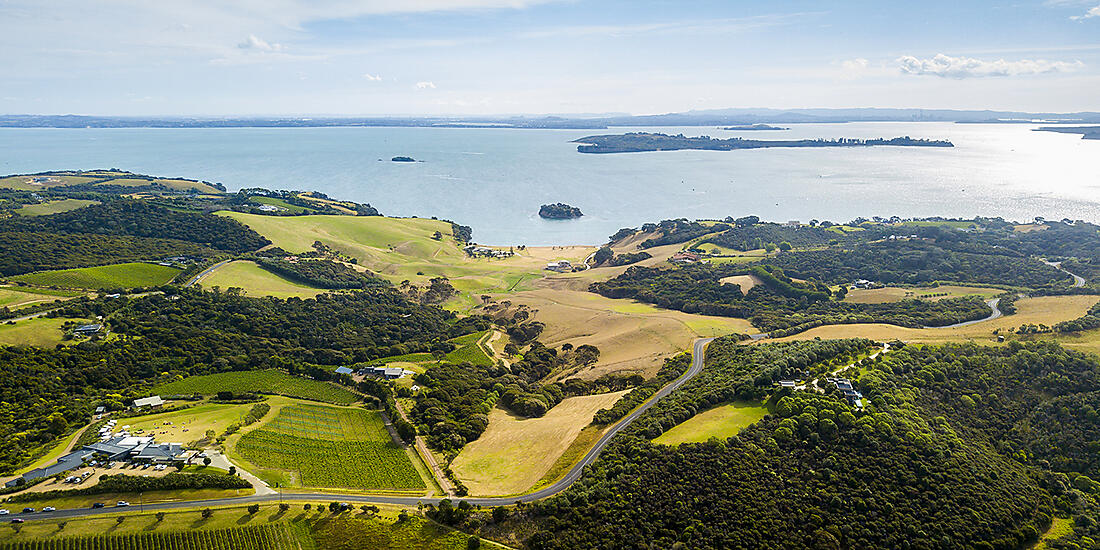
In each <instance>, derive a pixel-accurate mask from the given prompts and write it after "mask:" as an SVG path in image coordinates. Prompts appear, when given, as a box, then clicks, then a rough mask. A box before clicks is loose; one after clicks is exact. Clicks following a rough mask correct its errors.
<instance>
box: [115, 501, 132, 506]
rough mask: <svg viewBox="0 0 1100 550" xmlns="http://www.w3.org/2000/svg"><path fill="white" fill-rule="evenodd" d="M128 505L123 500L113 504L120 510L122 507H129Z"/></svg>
mask: <svg viewBox="0 0 1100 550" xmlns="http://www.w3.org/2000/svg"><path fill="white" fill-rule="evenodd" d="M129 505H130V503H129V502H126V501H125V500H120V501H118V502H116V503H115V508H121V507H123V506H129Z"/></svg>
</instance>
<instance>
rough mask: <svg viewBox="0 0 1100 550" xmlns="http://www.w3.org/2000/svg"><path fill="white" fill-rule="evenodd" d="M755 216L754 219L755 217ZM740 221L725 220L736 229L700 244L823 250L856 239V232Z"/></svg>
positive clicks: (756, 248)
mask: <svg viewBox="0 0 1100 550" xmlns="http://www.w3.org/2000/svg"><path fill="white" fill-rule="evenodd" d="M754 217H755V216H754ZM741 220H744V221H741V222H740V223H737V221H738V220H734V219H732V218H726V221H727V222H731V223H734V227H733V228H732V229H730V230H728V231H724V232H722V233H719V234H717V235H713V236H710V237H707V238H705V239H703V240H702V241H700V244H702V243H712V244H716V245H718V246H721V247H724V248H732V249H734V250H759V249H761V248H764V247H765V245H766V244H768V243H781V242H786V243H789V244H790V245H791V246H792V247H793V248H810V247H820V246H826V245H829V244H838V243H840V242H849V241H852V240H854V239H855V238H854V237H852V236H851V235H853V234H854V233H845V232H843V231H837V230H831V229H828V228H826V227H821V226H808V225H800V226H794V227H792V226H787V225H780V224H777V223H768V222H764V223H757V222H753V223H751V224H750V223H747V222H749V221H752V220H751V219H744V218H741Z"/></svg>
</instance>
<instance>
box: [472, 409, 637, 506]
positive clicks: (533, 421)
mask: <svg viewBox="0 0 1100 550" xmlns="http://www.w3.org/2000/svg"><path fill="white" fill-rule="evenodd" d="M625 393H626V392H625V391H622V392H615V393H606V394H601V395H587V396H582V397H570V398H567V399H565V400H563V401H562V402H561V403H559V404H558V405H557V406H556V407H554V408H552V409H550V412H548V413H546V416H543V417H541V418H521V417H517V416H515V415H512V414H510V413H508V412H506V411H504V410H503V409H499V408H498V409H494V410H493V411H492V412H490V413H489V427H488V428H487V429H486V430H485V433H483V434H481V437H479V438H478V439H476V440H474V441H472V442H470V443H468V444H466V446H465V447H464V448H463V449H462V452H460V453H459V454H458V457H456V458H455V459H454V462H452V463H451V469H453V470H454V472H455V474H456V475H457V476H458V478H459V479H461V480H462V482H463V483H465V484H466V485H467V486H468V487H469V488H470V493H471V494H475V495H513V494H518V493H521V492H523V491H525V490H527V489H528V488H530V487H531V486H533V485H534V484H535V483H536V482H538V481H539V480H540V479H542V477H543V475H545V474H546V473H547V471H548V470H549V469H550V468H551V467H552V466H553V465H554V463H555V462H557V460H558V457H560V456H561V455H562V453H564V452H565V450H566V449H567V448H568V447H569V446H570V444H571V443H573V440H575V439H576V438H577V435H578V434H580V432H581V430H582V429H583V428H584V427H585V426H588V424H590V423H591V422H592V417H593V416H594V415H595V414H596V411H598V410H600V409H602V408H606V407H610V406H611V405H612V404H613V403H615V401H617V400H618V399H619V397H621V396H622V395H624V394H625Z"/></svg>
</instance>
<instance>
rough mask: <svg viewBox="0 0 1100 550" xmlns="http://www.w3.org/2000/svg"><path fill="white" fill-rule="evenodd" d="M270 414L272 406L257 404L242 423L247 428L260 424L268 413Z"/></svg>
mask: <svg viewBox="0 0 1100 550" xmlns="http://www.w3.org/2000/svg"><path fill="white" fill-rule="evenodd" d="M269 412H271V405H268V404H267V403H256V404H255V405H252V408H251V409H249V410H248V414H246V415H244V419H243V420H242V421H241V423H242V424H244V425H245V426H248V425H250V424H255V423H257V422H259V421H260V419H261V418H263V417H264V416H265V415H267V413H269Z"/></svg>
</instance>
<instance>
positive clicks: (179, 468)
mask: <svg viewBox="0 0 1100 550" xmlns="http://www.w3.org/2000/svg"><path fill="white" fill-rule="evenodd" d="M172 465H173V466H175V467H176V471H177V472H182V471H183V468H184V464H183V461H181V460H177V461H175V462H174V463H172Z"/></svg>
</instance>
